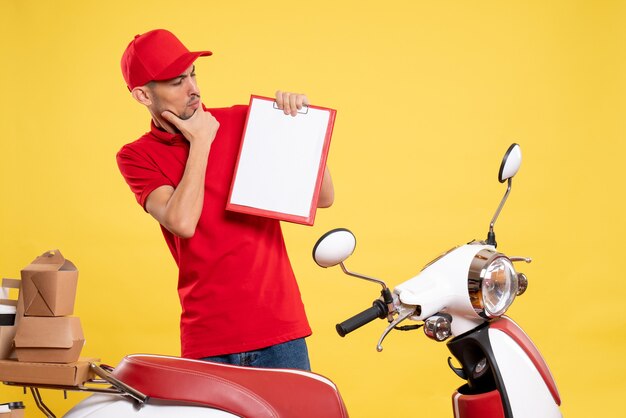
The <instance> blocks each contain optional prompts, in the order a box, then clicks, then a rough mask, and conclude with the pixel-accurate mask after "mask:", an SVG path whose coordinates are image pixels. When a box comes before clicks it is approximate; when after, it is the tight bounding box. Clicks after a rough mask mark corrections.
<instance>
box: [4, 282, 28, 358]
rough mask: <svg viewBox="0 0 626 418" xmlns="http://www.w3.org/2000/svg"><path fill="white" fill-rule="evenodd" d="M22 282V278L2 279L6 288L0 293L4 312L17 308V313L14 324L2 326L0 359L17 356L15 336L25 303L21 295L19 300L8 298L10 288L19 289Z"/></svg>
mask: <svg viewBox="0 0 626 418" xmlns="http://www.w3.org/2000/svg"><path fill="white" fill-rule="evenodd" d="M20 284H21V282H20V280H16V279H2V289H4V291H3V292H1V294H0V307H2V308H3V309H2V312H12V311H14V310H15V312H16V315H15V322H14V324H13V326H10V325H4V326H0V360H2V359H7V358H15V351H14V347H13V338H15V332H16V330H17V324H18V322H19V321H20V319H21V317H22V314H23V312H24V304H23V302H22V298H21V297H18V300H13V299H8V296H9V295H8V293H9V292H8V289H19V288H20Z"/></svg>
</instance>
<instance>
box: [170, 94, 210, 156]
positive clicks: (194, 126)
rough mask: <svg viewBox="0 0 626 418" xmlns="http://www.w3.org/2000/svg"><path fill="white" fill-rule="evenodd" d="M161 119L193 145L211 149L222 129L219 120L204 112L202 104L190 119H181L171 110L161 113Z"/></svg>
mask: <svg viewBox="0 0 626 418" xmlns="http://www.w3.org/2000/svg"><path fill="white" fill-rule="evenodd" d="M161 117H162V118H163V119H165V120H166V121H168V122H169V123H171V124H172V125H174V126H175V127H176V128H177V129H178V130H179V131H180V132H181V133H182V134H183V136H184V137H185V138H187V140H188V141H189V143H190V144H192V145H194V144H198V145H205V146H209V147H210V146H211V143H212V142H213V140H214V139H215V135H216V134H217V130H218V129H219V127H220V123H219V122H218V121H217V119H215V117H214V116H213V115H212V114H211V113H210V112H208V111H205V110H204V108H203V107H202V103H200V104H199V107H198V109H196V111H195V112H194V113H193V115H191V117H189V119H181V118H179V117H178V116H176V115H175V114H174V113H172V112H170V111H169V110H166V111H164V112H163V113H161Z"/></svg>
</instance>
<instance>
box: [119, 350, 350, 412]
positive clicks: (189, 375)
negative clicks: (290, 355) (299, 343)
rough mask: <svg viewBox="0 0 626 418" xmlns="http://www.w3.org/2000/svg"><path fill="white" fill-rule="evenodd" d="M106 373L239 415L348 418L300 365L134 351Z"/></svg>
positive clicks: (334, 396) (334, 393) (334, 395)
mask: <svg viewBox="0 0 626 418" xmlns="http://www.w3.org/2000/svg"><path fill="white" fill-rule="evenodd" d="M112 375H113V376H115V377H116V378H117V379H119V380H121V381H122V382H124V383H126V384H127V385H129V386H131V387H133V388H135V389H136V390H138V391H140V392H142V393H143V394H145V395H147V396H149V397H150V398H156V399H161V400H167V401H177V402H185V403H191V404H199V405H206V406H210V407H212V408H216V409H220V410H223V411H226V412H229V413H232V414H235V415H238V416H241V417H255V418H256V417H259V418H265V417H267V418H285V417H290V418H291V417H298V418H308V417H311V418H313V417H314V418H319V417H325V418H340V417H342V418H343V417H348V413H347V411H346V407H345V405H344V403H343V400H342V398H341V395H340V394H339V391H338V389H337V387H336V386H335V384H334V383H333V382H331V381H330V380H328V379H327V378H325V377H323V376H320V375H318V374H315V373H311V372H305V371H301V370H292V369H260V368H253V367H239V366H231V365H226V364H221V363H211V362H205V361H201V360H190V359H184V358H179V357H168V356H160V355H144V354H134V355H129V356H126V357H124V358H123V359H122V361H121V362H120V364H119V365H118V366H117V367H116V368H115V370H114V371H113V372H112Z"/></svg>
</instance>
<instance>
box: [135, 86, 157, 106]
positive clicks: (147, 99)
mask: <svg viewBox="0 0 626 418" xmlns="http://www.w3.org/2000/svg"><path fill="white" fill-rule="evenodd" d="M130 93H131V94H132V95H133V98H134V99H135V100H137V101H138V102H139V103H141V104H142V105H145V106H150V105H151V104H152V99H151V94H150V92H149V91H148V88H147V87H146V86H139V87H135V88H134V89H132V90H131V92H130Z"/></svg>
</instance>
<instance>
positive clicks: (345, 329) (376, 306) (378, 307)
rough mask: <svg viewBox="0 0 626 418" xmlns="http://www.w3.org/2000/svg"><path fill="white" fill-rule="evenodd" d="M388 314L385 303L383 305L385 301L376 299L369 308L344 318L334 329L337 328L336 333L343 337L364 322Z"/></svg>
mask: <svg viewBox="0 0 626 418" xmlns="http://www.w3.org/2000/svg"><path fill="white" fill-rule="evenodd" d="M388 314H389V309H388V308H387V305H385V303H383V302H382V301H381V300H380V299H376V300H375V301H374V303H372V307H371V308H367V309H366V310H364V311H363V312H360V313H358V314H356V315H354V316H353V317H352V318H349V319H346V320H345V321H343V322H342V323H340V324H337V325H336V326H335V329H336V330H337V334H339V335H340V336H341V337H345V336H346V334H348V333H350V332H352V331H354V330H355V329H357V328H360V327H362V326H363V325H365V324H369V323H370V322H372V321H373V320H375V319H377V318H380V319H383V318H386V317H387V315H388Z"/></svg>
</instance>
